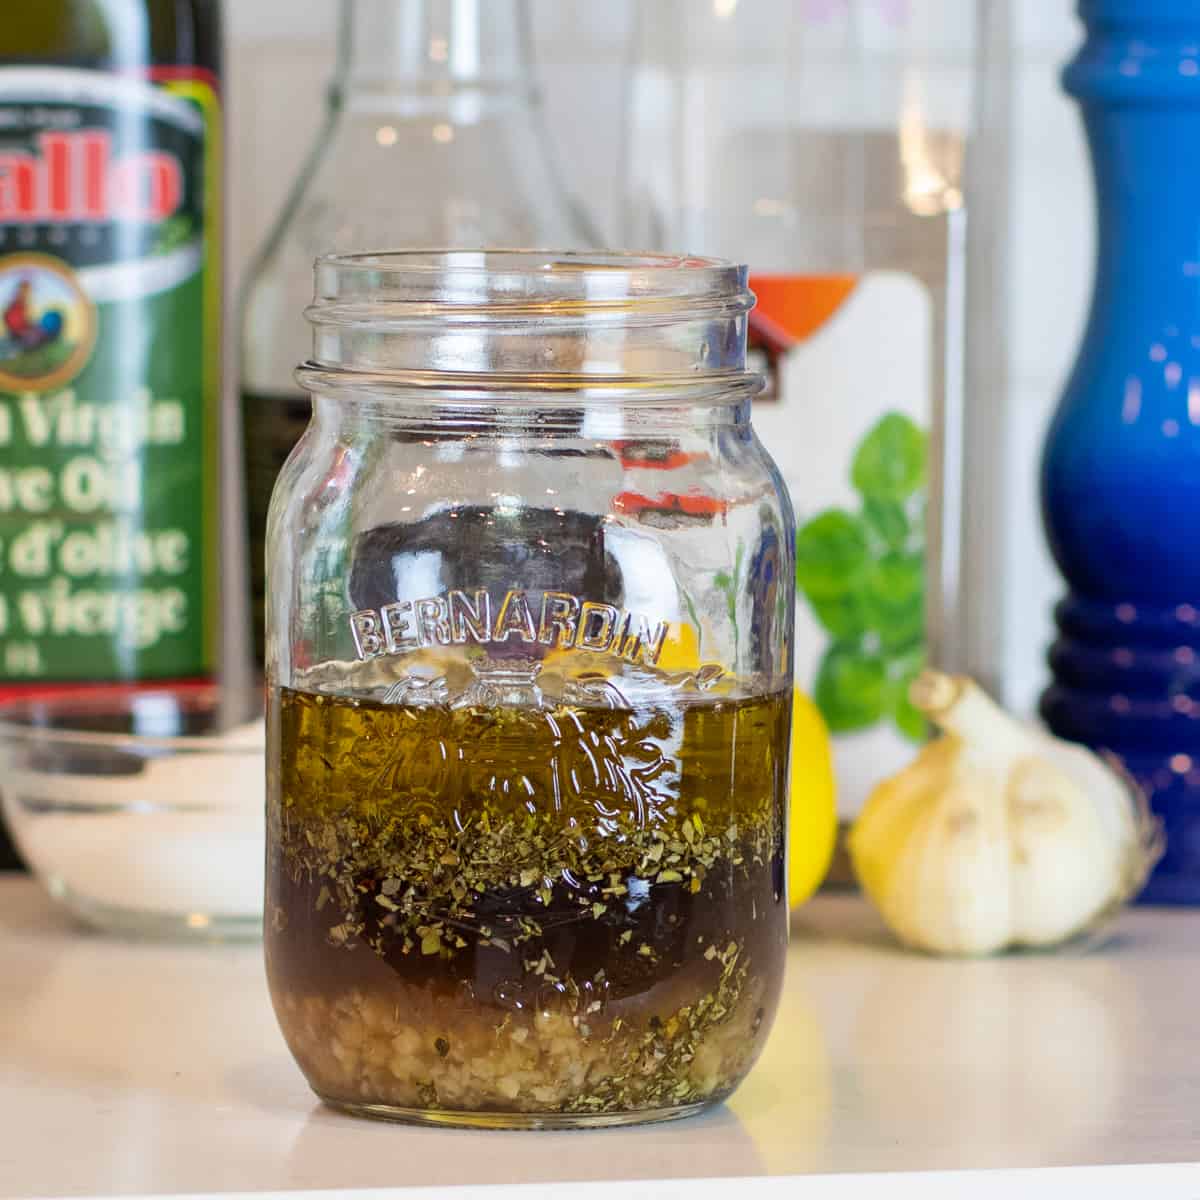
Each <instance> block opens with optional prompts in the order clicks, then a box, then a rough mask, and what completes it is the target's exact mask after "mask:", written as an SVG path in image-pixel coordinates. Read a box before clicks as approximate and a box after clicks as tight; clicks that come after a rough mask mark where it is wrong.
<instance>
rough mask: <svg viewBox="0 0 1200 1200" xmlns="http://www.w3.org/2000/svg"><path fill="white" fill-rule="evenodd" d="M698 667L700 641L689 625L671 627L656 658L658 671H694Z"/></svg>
mask: <svg viewBox="0 0 1200 1200" xmlns="http://www.w3.org/2000/svg"><path fill="white" fill-rule="evenodd" d="M699 667H700V639H699V638H698V637H697V636H696V631H695V630H694V629H693V628H692V627H691V626H690V625H672V626H671V632H670V636H669V637H668V638H667V639H666V641H665V642H663V648H662V650H661V651H660V653H659V656H658V669H659V670H660V671H696V670H698V669H699Z"/></svg>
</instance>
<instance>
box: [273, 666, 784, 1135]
mask: <svg viewBox="0 0 1200 1200" xmlns="http://www.w3.org/2000/svg"><path fill="white" fill-rule="evenodd" d="M272 708H273V712H272V720H271V769H270V773H269V775H270V778H269V798H268V813H269V822H270V829H271V838H270V846H271V849H270V853H269V861H268V897H267V929H266V938H267V960H268V972H269V976H270V981H271V987H272V994H273V997H274V1000H275V1005H276V1009H277V1011H278V1013H279V1017H280V1021H281V1024H282V1026H283V1029H284V1032H285V1035H286V1036H287V1037H288V1040H289V1042H290V1044H291V1046H292V1049H293V1052H294V1053H295V1054H296V1056H297V1059H298V1060H299V1062H300V1064H301V1066H302V1067H303V1068H304V1070H305V1072H306V1074H307V1075H308V1078H309V1080H310V1082H311V1083H312V1084H313V1086H314V1088H315V1089H316V1090H317V1091H318V1092H319V1093H320V1094H321V1095H323V1096H324V1097H326V1098H327V1099H330V1100H333V1101H337V1102H343V1103H354V1104H375V1105H391V1106H395V1107H401V1108H422V1109H429V1108H432V1109H448V1110H455V1111H464V1112H467V1111H472V1112H505V1111H511V1112H529V1113H535V1112H546V1113H549V1112H556V1113H613V1112H624V1111H637V1110H643V1109H662V1108H671V1107H677V1106H680V1105H689V1104H695V1103H699V1102H703V1101H706V1100H715V1099H719V1098H720V1097H722V1096H724V1095H726V1094H728V1092H729V1091H731V1090H732V1089H733V1087H734V1086H735V1085H736V1084H737V1082H738V1081H739V1080H740V1078H741V1077H742V1076H743V1075H744V1074H745V1072H746V1071H747V1070H748V1069H749V1067H750V1065H751V1064H752V1062H753V1060H754V1058H755V1057H756V1056H757V1053H758V1051H759V1049H760V1044H761V1042H762V1040H763V1039H764V1038H765V1036H766V1032H767V1029H768V1027H769V1025H770V1017H771V1014H772V1012H773V1009H774V1006H775V1004H776V1001H777V996H778V989H779V982H780V977H781V973H782V966H783V958H784V954H785V951H786V911H785V901H784V886H783V883H784V881H783V863H784V854H783V831H784V798H785V780H786V777H787V746H788V730H789V723H790V698H789V697H786V696H782V695H776V696H769V697H763V698H754V699H743V700H721V699H715V700H709V699H705V700H696V699H695V698H688V699H686V700H685V701H684V702H672V703H670V704H654V705H648V706H645V707H639V708H598V707H597V708H590V707H577V706H573V705H567V704H563V705H559V706H557V707H550V708H542V709H538V708H520V707H511V708H510V707H494V708H460V709H455V708H450V707H446V706H420V707H416V706H404V705H385V704H382V703H377V702H374V701H367V700H356V699H349V698H345V697H335V696H332V695H324V694H320V693H311V692H298V691H292V690H288V689H280V690H277V691H276V693H275V694H274V696H273V699H272Z"/></svg>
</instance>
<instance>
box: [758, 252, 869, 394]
mask: <svg viewBox="0 0 1200 1200" xmlns="http://www.w3.org/2000/svg"><path fill="white" fill-rule="evenodd" d="M857 283H858V276H857V275H751V276H750V290H751V291H752V292H753V293H754V294H755V296H756V297H757V298H758V303H757V304H756V305H755V307H754V308H753V309H752V310H751V313H750V330H749V339H748V341H749V347H748V348H749V351H750V356H749V364H748V365H749V366H750V367H751V369H753V370H756V371H761V372H762V373H763V375H764V376H765V377H766V386H765V387H764V388H763V390H762V392H760V393H759V395H758V396H757V397H756V398H755V403H757V404H763V403H767V404H771V403H774V402H775V401H776V400H778V399H779V378H778V372H779V360H780V358H782V356H783V355H785V354H786V353H787V352H788V351H789V350H791V349H792V347H793V346H795V345H797V344H798V343H800V342H802V341H804V339H805V338H809V337H812V335H813V334H814V333H816V332H817V330H818V329H820V328H821V326H822V325H824V324H825V322H826V321H828V320H829V319H830V318H831V317H832V316H833V315H834V314H835V313H836V312H837V311H838V309H839V308H841V306H842V305H843V304H844V303H845V302H846V299H847V297H849V295H850V293H851V292H852V291H854V288H855V285H856V284H857Z"/></svg>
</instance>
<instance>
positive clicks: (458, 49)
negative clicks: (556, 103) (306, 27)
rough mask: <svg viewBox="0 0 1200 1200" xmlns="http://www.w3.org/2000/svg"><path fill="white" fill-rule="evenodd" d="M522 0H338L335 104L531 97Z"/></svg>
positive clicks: (526, 16)
mask: <svg viewBox="0 0 1200 1200" xmlns="http://www.w3.org/2000/svg"><path fill="white" fill-rule="evenodd" d="M529 36H530V35H529V13H528V6H527V3H526V0H342V32H341V44H340V52H339V65H338V72H337V76H336V79H335V82H334V88H333V99H334V103H335V104H340V105H345V106H348V107H356V106H363V107H368V106H375V105H379V104H386V103H387V102H388V101H389V99H393V100H401V101H402V100H404V99H405V98H414V97H425V98H431V99H436V98H438V97H445V98H447V99H449V98H451V97H453V96H456V95H461V94H463V93H464V92H472V93H479V92H487V93H494V94H504V95H508V96H510V97H517V98H526V99H529V98H532V93H533V87H532V80H533V73H532V70H531V65H530V53H529Z"/></svg>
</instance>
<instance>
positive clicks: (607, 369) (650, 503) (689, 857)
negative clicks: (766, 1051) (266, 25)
mask: <svg viewBox="0 0 1200 1200" xmlns="http://www.w3.org/2000/svg"><path fill="white" fill-rule="evenodd" d="M752 304H753V297H752V295H751V293H750V292H749V290H748V288H747V276H746V271H745V268H743V267H740V266H736V265H733V264H730V263H726V262H722V261H719V260H713V259H697V258H679V257H669V256H623V255H586V256H576V255H570V254H552V253H542V252H507V251H504V252H494V251H486V252H484V251H480V252H468V251H450V252H403V253H389V254H370V255H350V256H333V257H329V258H325V259H323V260H321V261H320V262H319V263H318V265H317V272H316V296H315V300H314V303H313V305H312V307H311V308H310V310H309V314H308V315H309V318H310V320H311V322H312V325H313V328H314V331H315V332H314V351H313V357H312V359H311V360H310V361H309V362H308V363H306V364H305V365H304V366H303V367H302V368H301V370H300V372H299V379H300V382H301V383H302V385H303V386H304V387H305V388H306V389H307V390H308V391H309V392H310V393H311V394H312V397H313V417H312V423H311V425H310V426H309V428H308V431H307V432H306V434H305V435H304V437H303V438H302V440H301V441H300V443H299V444H298V445H297V447H296V449H295V451H294V452H293V454H292V456H291V458H290V459H289V460H288V463H287V465H286V466H285V468H284V470H283V472H282V474H281V476H280V478H279V482H278V484H277V486H276V489H275V494H274V498H273V501H272V504H271V511H270V518H269V527H268V613H267V676H268V685H269V692H270V704H269V719H268V776H269V779H268V794H269V799H268V841H269V845H268V864H267V875H268V882H267V898H266V902H267V910H266V930H265V933H266V954H267V968H268V975H269V979H270V985H271V993H272V997H273V1001H274V1005H275V1010H276V1013H277V1015H278V1018H279V1022H280V1025H281V1026H282V1029H283V1032H284V1035H285V1037H286V1039H287V1041H288V1044H289V1046H290V1048H291V1050H292V1053H293V1054H294V1055H295V1057H296V1060H297V1062H298V1063H299V1065H300V1067H301V1069H302V1070H303V1072H304V1074H305V1075H306V1076H307V1078H308V1080H309V1082H310V1084H311V1085H312V1087H313V1088H314V1089H315V1091H316V1092H317V1094H318V1095H319V1096H320V1097H321V1098H322V1099H324V1100H325V1101H326V1102H328V1103H329V1104H332V1105H334V1106H335V1107H338V1108H342V1109H347V1110H350V1111H353V1112H357V1113H361V1114H364V1115H369V1116H377V1117H385V1118H392V1119H397V1120H409V1121H424V1122H431V1123H438V1124H466V1125H481V1126H491V1127H503V1126H519V1127H570V1126H581V1125H604V1124H621V1123H626V1122H634V1121H650V1120H663V1119H666V1118H671V1117H681V1116H686V1115H688V1114H690V1113H693V1112H696V1111H698V1110H700V1109H702V1108H704V1107H705V1106H707V1105H710V1104H714V1103H717V1102H719V1101H721V1100H722V1099H724V1098H725V1097H726V1096H728V1095H729V1094H730V1092H731V1091H732V1090H733V1089H734V1088H735V1087H736V1086H737V1084H738V1083H739V1081H740V1080H741V1079H742V1078H743V1077H744V1076H745V1074H746V1072H747V1071H748V1070H749V1069H750V1067H751V1066H752V1064H753V1063H754V1060H755V1058H756V1057H757V1055H758V1053H759V1051H760V1049H761V1048H762V1045H763V1043H764V1041H765V1040H766V1037H767V1033H768V1030H769V1027H770V1025H771V1021H772V1018H773V1014H774V1011H775V1008H776V1003H777V1000H778V996H779V990H780V982H781V977H782V972H783V966H784V958H785V953H786V941H787V900H786V887H785V879H784V863H785V852H784V838H785V823H786V819H785V808H786V781H787V779H788V746H789V731H790V723H791V695H792V618H793V604H794V597H793V579H794V564H793V547H794V540H795V529H794V523H793V517H792V513H791V510H790V507H789V504H788V501H787V499H786V496H785V493H784V490H783V488H782V486H781V482H780V477H779V474H778V472H777V470H776V469H775V466H774V464H773V463H772V461H771V459H770V457H769V456H768V455H767V453H766V452H765V451H764V449H763V447H762V445H761V444H760V443H759V441H758V439H757V437H756V436H755V434H754V431H753V429H752V428H751V425H750V401H751V398H752V397H753V395H754V394H755V392H756V391H757V390H758V388H759V386H760V379H759V377H758V376H756V375H754V374H752V373H750V372H748V371H747V370H746V367H745V348H746V328H747V313H748V311H749V310H750V308H751V306H752Z"/></svg>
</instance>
